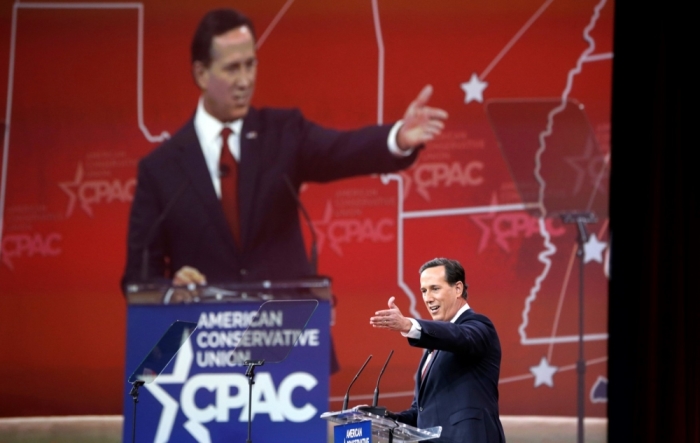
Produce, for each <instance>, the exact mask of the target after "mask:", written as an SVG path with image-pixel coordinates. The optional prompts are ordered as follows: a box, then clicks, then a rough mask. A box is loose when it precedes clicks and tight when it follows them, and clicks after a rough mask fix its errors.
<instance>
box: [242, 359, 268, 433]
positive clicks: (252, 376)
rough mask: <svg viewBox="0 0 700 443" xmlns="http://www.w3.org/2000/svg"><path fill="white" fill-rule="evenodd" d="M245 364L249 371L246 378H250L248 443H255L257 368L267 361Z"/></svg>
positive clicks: (251, 361)
mask: <svg viewBox="0 0 700 443" xmlns="http://www.w3.org/2000/svg"><path fill="white" fill-rule="evenodd" d="M245 364H246V365H248V369H246V371H245V376H246V377H248V438H247V439H246V443H253V440H252V439H251V431H252V427H253V416H252V412H253V385H254V384H255V381H254V379H255V367H256V366H262V365H264V364H265V360H246V361H245Z"/></svg>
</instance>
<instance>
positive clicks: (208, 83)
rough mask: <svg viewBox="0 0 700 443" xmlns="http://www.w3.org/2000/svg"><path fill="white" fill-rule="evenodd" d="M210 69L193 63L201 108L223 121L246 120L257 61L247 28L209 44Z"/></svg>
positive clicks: (220, 37) (244, 27)
mask: <svg viewBox="0 0 700 443" xmlns="http://www.w3.org/2000/svg"><path fill="white" fill-rule="evenodd" d="M211 56H212V60H211V63H210V64H209V66H208V67H207V66H204V65H203V64H202V63H201V62H195V63H194V64H193V66H192V69H193V71H194V77H195V81H196V82H197V85H198V86H199V88H200V89H201V90H202V97H203V99H204V108H205V109H206V110H207V112H209V113H210V114H211V115H212V116H214V117H216V118H217V119H218V120H220V121H222V122H230V121H233V120H237V119H239V118H243V117H245V115H246V114H247V113H248V108H249V107H250V100H251V99H252V98H253V89H254V88H255V74H256V69H257V59H256V58H255V42H254V41H253V34H252V33H251V32H250V29H248V27H247V26H241V27H239V28H235V29H232V30H230V31H228V32H226V33H224V34H221V35H217V36H216V37H214V39H213V40H212V44H211Z"/></svg>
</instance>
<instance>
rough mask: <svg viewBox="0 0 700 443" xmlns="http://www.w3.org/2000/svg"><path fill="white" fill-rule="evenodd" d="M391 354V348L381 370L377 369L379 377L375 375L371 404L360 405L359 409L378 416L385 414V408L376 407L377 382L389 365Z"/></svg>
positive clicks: (377, 395)
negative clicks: (375, 384) (375, 382)
mask: <svg viewBox="0 0 700 443" xmlns="http://www.w3.org/2000/svg"><path fill="white" fill-rule="evenodd" d="M392 355H394V350H393V349H392V350H391V352H389V357H387V359H386V362H384V366H382V370H381V371H379V377H377V386H376V387H375V388H374V398H373V399H372V406H365V407H362V408H360V410H361V411H364V412H369V413H371V414H375V415H378V416H380V417H384V415H385V414H386V408H383V407H377V403H378V402H379V382H380V381H381V379H382V375H384V370H385V369H386V367H387V365H389V360H391V356H392Z"/></svg>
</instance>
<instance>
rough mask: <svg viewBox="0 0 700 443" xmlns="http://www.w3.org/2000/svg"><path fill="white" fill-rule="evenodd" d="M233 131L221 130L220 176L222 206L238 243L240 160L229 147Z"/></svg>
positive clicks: (239, 228)
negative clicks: (237, 159) (229, 139)
mask: <svg viewBox="0 0 700 443" xmlns="http://www.w3.org/2000/svg"><path fill="white" fill-rule="evenodd" d="M231 133H233V131H232V130H231V129H230V128H224V129H223V130H222V131H221V157H219V177H220V178H221V206H222V207H223V209H224V215H225V216H226V221H228V225H229V227H230V228H231V233H232V234H233V238H234V240H235V241H236V243H237V244H238V245H239V246H240V244H241V225H240V218H239V215H238V162H237V161H236V159H235V158H234V157H233V154H231V150H230V149H229V147H228V136H229V135H231Z"/></svg>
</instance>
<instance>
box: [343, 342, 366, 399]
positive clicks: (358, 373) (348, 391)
mask: <svg viewBox="0 0 700 443" xmlns="http://www.w3.org/2000/svg"><path fill="white" fill-rule="evenodd" d="M371 359H372V354H370V355H369V357H367V360H365V364H363V365H362V367H361V368H360V370H359V371H357V374H356V375H355V378H353V379H352V381H351V382H350V386H348V390H347V392H346V393H345V398H344V399H343V409H341V411H344V410H346V409H347V408H348V401H349V400H350V388H352V385H353V384H354V383H355V380H357V377H359V376H360V374H362V371H363V370H364V369H365V366H367V363H369V361H370V360H371Z"/></svg>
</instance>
